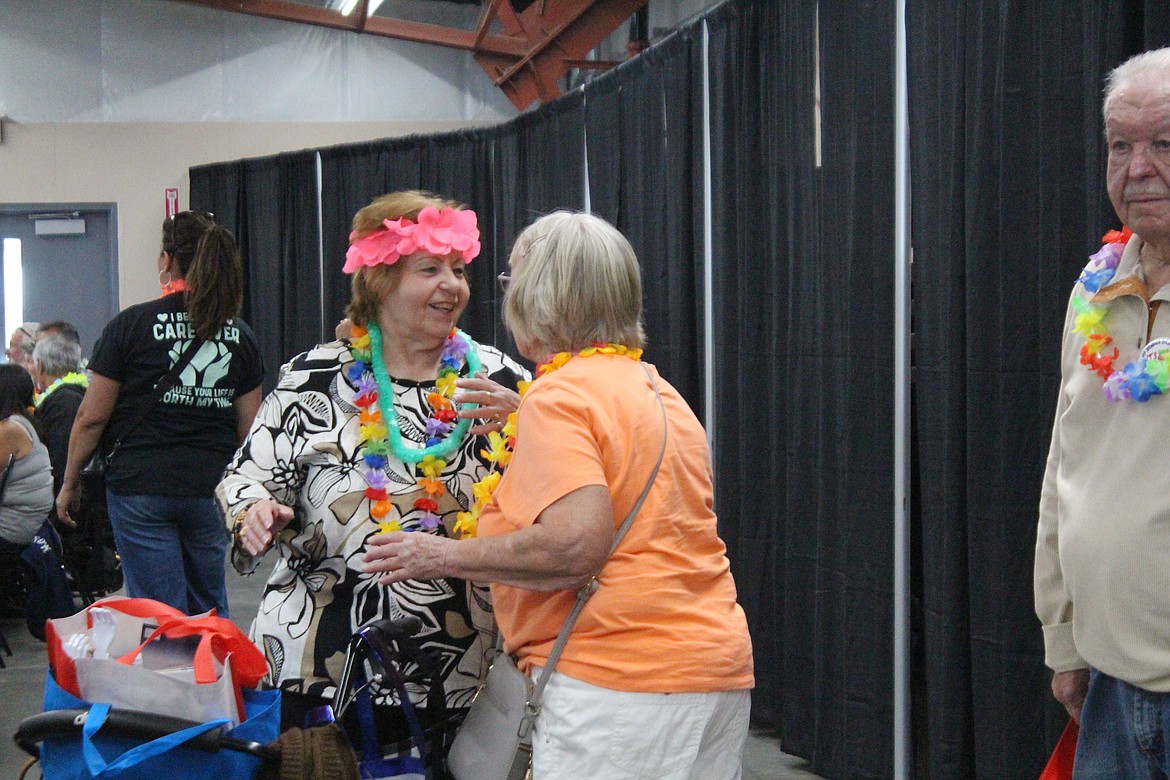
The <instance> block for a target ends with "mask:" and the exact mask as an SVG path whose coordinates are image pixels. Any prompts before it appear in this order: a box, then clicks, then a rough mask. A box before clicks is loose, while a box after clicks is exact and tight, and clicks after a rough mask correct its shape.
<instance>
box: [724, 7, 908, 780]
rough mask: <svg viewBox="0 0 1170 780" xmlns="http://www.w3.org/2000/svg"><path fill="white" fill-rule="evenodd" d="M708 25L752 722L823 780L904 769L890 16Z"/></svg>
mask: <svg viewBox="0 0 1170 780" xmlns="http://www.w3.org/2000/svg"><path fill="white" fill-rule="evenodd" d="M816 18H817V4H816V3H815V2H812V0H809V1H808V2H794V3H784V4H773V3H758V2H757V3H753V2H742V3H734V4H731V5H726V6H723V7H722V8H721V9H720V10H718V11H716V12H714V13H713V14H712V15H711V16H710V17H709V21H710V52H709V59H710V63H711V74H710V77H711V137H712V150H711V153H712V180H713V182H712V184H713V188H714V189H713V193H712V210H713V222H714V228H713V230H714V236H713V240H714V246H713V253H714V262H715V272H714V273H715V285H716V289H715V296H716V300H715V311H714V319H715V323H716V334H715V343H714V345H713V349H714V350H715V355H716V372H717V373H716V382H717V393H718V399H717V400H718V403H717V409H718V411H717V413H716V472H717V486H716V491H717V493H716V497H717V505H718V510H719V515H720V523H721V526H720V528H721V532H722V534H723V536H724V538H725V539H726V540H727V541H728V543H729V552H730V555H731V561H732V569H733V571H734V572H735V575H736V578H737V582H738V583H739V589H740V598H741V600H742V602H743V604H744V607H745V610H746V611H747V612H748V615H749V620H750V622H751V629H752V638H753V643H754V645H755V661H756V670H757V686H758V687H757V689H756V692H755V694H754V697H753V710H754V712H755V714H756V715H757V717H766V718H768V719H769V720H771V721H772V722H773V723H774V724H776V726H777V727H778V730H779V733H780V740H781V745H782V746H783V747H784V749H785V750H787V751H790V752H793V753H795V754H796V755H799V756H803V757H805V758H807V759H809V760H810V762H811V764H812V769H813V771H814V772H816V773H817V774H820V775H823V776H826V777H851V778H879V777H888V776H890V774H891V772H892V761H893V751H892V748H891V745H892V726H891V723H892V711H893V710H892V701H893V687H892V683H893V672H892V617H893V613H892V601H891V587H892V563H893V560H892V539H893V529H892V513H893V493H892V473H893V471H892V469H893V464H892V456H893V446H892V437H893V430H892V428H893V412H892V410H893V361H892V357H891V348H892V345H893V278H894V264H893V260H892V255H893V225H892V214H893V154H894V148H893V83H892V80H893V73H894V70H893V31H894V6H893V3H892V2H877V3H845V2H824V0H822V2H821V3H820V20H821V26H820V45H821V52H822V54H821V60H820V64H821V66H822V69H821V78H822V81H821V83H822V103H821V105H822V117H823V129H822V138H823V149H824V153H823V167H822V168H821V169H820V170H816V169H815V153H814V143H815V135H816V127H815V121H814V101H815V92H814V89H813V84H814V80H815V70H816V61H815V58H814V51H815V41H816V35H817V31H816Z"/></svg>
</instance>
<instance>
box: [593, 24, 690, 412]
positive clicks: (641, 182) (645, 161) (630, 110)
mask: <svg viewBox="0 0 1170 780" xmlns="http://www.w3.org/2000/svg"><path fill="white" fill-rule="evenodd" d="M699 33H701V30H700V29H699V28H697V27H691V28H688V29H686V30H683V31H680V32H679V33H678V34H676V35H674V36H672V37H671V38H669V39H668V40H666V41H664V42H663V43H661V44H659V45H657V46H655V47H653V48H651V49H649V50H648V51H646V52H645V54H644V55H643V56H641V57H638V58H636V59H634V60H631V61H629V62H627V63H626V64H625V65H623V66H622V67H620V68H618V69H617V70H616V71H613V72H611V73H610V74H607V77H606V78H604V79H599V80H596V81H594V82H592V83H591V84H589V85H588V86H587V87H586V88H585V126H586V137H587V138H588V139H589V141H588V144H587V149H588V158H589V160H588V166H589V195H590V209H591V210H592V212H593V213H594V214H597V215H598V216H600V217H603V218H605V219H607V220H609V221H610V222H612V223H613V224H615V225H617V227H618V229H619V230H621V231H622V232H623V233H624V234H625V235H626V237H627V238H629V239H630V243H631V244H632V245H633V247H634V251H635V252H636V253H637V255H638V260H639V261H640V262H641V264H642V297H643V314H644V319H645V322H646V337H647V345H646V359H647V360H648V361H650V362H651V363H654V364H655V365H656V366H657V367H658V369H659V371H661V372H662V375H663V376H664V377H666V379H667V380H668V381H669V382H670V383H671V384H672V385H674V386H675V388H677V389H678V391H679V392H680V393H682V395H683V397H684V398H686V399H687V402H688V403H690V405H691V407H692V408H693V409H694V410H695V411H696V413H697V414H699V416H700V418H701V417H702V415H703V355H704V350H703V347H702V332H701V330H702V292H703V289H702V284H703V244H702V204H703V193H702V163H703V149H702V140H703V139H702V104H701V102H700V101H701V99H702V95H701V92H700V88H701V86H702V79H701V78H696V76H695V74H696V72H699V71H698V68H700V67H701V65H702V62H701V48H700V45H701V41H700V45H696V38H697V37H698V35H699Z"/></svg>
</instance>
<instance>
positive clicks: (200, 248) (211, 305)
mask: <svg viewBox="0 0 1170 780" xmlns="http://www.w3.org/2000/svg"><path fill="white" fill-rule="evenodd" d="M184 278H185V279H186V280H187V292H186V299H185V300H186V304H187V314H188V315H190V317H191V327H193V328H194V329H195V332H196V333H197V334H198V335H199V337H200V338H203V339H213V338H215V337H216V335H218V333H219V330H220V328H222V327H223V326H224V324H225V323H226V322H227V321H228V320H229V319H231V318H232V317H235V316H237V315H238V314H239V313H240V307H241V306H242V305H243V302H244V269H243V265H242V263H241V262H240V253H239V250H238V249H236V241H235V239H234V238H233V237H232V234H231V232H230V231H228V230H226V229H224V228H222V227H220V226H219V225H212V226H210V227H209V228H208V229H206V230H205V231H204V232H203V235H202V236H200V237H199V243H198V244H197V245H196V247H195V257H194V259H192V260H191V265H190V267H189V268H188V269H187V270H186V273H185V277H184Z"/></svg>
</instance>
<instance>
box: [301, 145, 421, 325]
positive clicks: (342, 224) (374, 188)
mask: <svg viewBox="0 0 1170 780" xmlns="http://www.w3.org/2000/svg"><path fill="white" fill-rule="evenodd" d="M426 145H427V139H426V138H425V137H423V136H408V137H405V138H392V139H389V140H386V141H374V142H371V143H368V144H354V145H350V146H335V147H332V148H329V149H322V150H321V246H322V255H323V257H324V264H325V285H324V289H323V290H322V294H323V298H324V306H325V322H326V323H332V324H336V323H337V321H338V320H340V319H341V318H342V317H344V316H345V307H346V305H347V304H348V303H349V298H350V293H349V276H347V275H346V274H343V273H342V272H341V268H342V266H343V265H345V251H346V250H347V249H349V231H350V228H351V227H352V225H353V215H354V214H356V213H357V211H358V209H360V208H362V207H363V206H365V205H367V204H369V203H370V201H372V200H373V199H374V198H376V197H378V196H379V195H385V194H386V193H388V192H396V191H398V190H415V189H418V188H419V187H421V186H422V184H421V179H422V158H423V152H424V150H425V148H426ZM332 330H333V328H332V325H330V327H329V332H327V333H323V334H322V339H323V340H325V341H328V340H330V339H332V338H333V332H332Z"/></svg>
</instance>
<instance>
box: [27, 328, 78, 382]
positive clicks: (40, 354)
mask: <svg viewBox="0 0 1170 780" xmlns="http://www.w3.org/2000/svg"><path fill="white" fill-rule="evenodd" d="M32 359H33V365H34V366H38V367H39V368H40V370H41V371H43V372H45V373H46V374H48V375H49V376H65V375H66V374H68V373H70V372H71V371H77V370H79V369H80V368H81V345H80V344H78V343H77V342H76V341H74V340H73V339H71V338H69V337H68V336H64V335H62V334H60V333H50V334H49V335H47V336H44V337H43V338H39V339H37V345H36V346H35V347H33V353H32Z"/></svg>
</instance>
